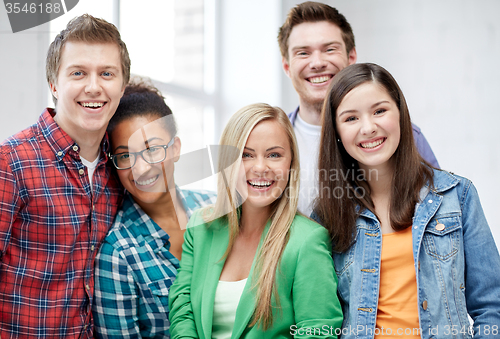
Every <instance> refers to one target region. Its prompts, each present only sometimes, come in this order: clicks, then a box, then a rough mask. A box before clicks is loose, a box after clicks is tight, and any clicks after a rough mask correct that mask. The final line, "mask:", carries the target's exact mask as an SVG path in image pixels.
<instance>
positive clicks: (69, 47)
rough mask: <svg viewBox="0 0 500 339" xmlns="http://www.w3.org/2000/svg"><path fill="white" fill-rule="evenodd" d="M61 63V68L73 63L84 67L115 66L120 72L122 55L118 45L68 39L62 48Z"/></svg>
mask: <svg viewBox="0 0 500 339" xmlns="http://www.w3.org/2000/svg"><path fill="white" fill-rule="evenodd" d="M60 60H61V64H60V67H59V70H61V69H63V68H64V67H71V66H72V65H78V66H84V67H89V68H90V67H108V68H111V67H114V68H117V69H118V70H119V71H120V73H121V71H122V67H121V55H120V49H119V48H118V45H116V44H114V43H111V42H105V43H88V42H82V41H67V42H66V43H65V44H64V46H63V47H62V49H61V56H60Z"/></svg>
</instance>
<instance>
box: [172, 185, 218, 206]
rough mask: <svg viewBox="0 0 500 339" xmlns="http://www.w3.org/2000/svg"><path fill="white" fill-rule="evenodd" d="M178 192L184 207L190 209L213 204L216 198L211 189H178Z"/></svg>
mask: <svg viewBox="0 0 500 339" xmlns="http://www.w3.org/2000/svg"><path fill="white" fill-rule="evenodd" d="M179 192H180V194H181V197H182V201H183V203H184V205H185V206H184V207H186V209H188V210H192V211H194V210H196V209H198V208H201V207H205V206H208V205H211V204H214V203H215V201H216V199H217V195H216V194H215V192H213V191H207V190H182V189H180V190H179Z"/></svg>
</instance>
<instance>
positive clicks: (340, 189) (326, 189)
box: [315, 63, 432, 252]
mask: <svg viewBox="0 0 500 339" xmlns="http://www.w3.org/2000/svg"><path fill="white" fill-rule="evenodd" d="M367 82H371V83H375V84H377V85H380V86H381V87H383V88H384V89H385V90H386V91H387V93H388V94H389V95H390V96H391V98H392V99H393V100H394V102H395V103H396V105H397V107H398V109H399V113H400V114H399V124H400V133H401V136H400V142H399V145H398V147H397V149H396V151H395V152H394V154H393V156H392V158H391V161H392V163H393V167H394V173H393V177H392V184H391V202H390V207H389V215H390V222H391V227H392V228H393V229H394V230H396V231H399V230H403V229H405V228H407V227H408V226H410V225H411V222H412V217H413V212H414V208H415V204H416V203H417V202H418V201H419V191H420V189H421V187H422V186H423V185H424V184H425V183H426V182H430V183H431V182H432V180H431V178H432V172H431V168H430V165H429V164H428V163H427V162H425V160H423V159H422V157H421V156H420V154H419V153H418V150H417V147H416V145H415V142H414V140H413V129H412V125H411V120H410V113H409V111H408V106H407V105H406V100H405V97H404V95H403V92H402V91H401V89H400V88H399V86H398V84H397V82H396V80H394V78H393V77H392V75H391V74H390V73H389V72H387V70H385V69H384V68H382V67H381V66H378V65H375V64H369V63H366V64H354V65H351V66H349V67H346V68H345V69H343V70H342V71H341V72H339V73H338V74H337V75H336V76H335V78H334V80H333V82H332V85H331V87H330V90H329V92H328V95H327V97H326V99H325V102H324V105H323V111H322V117H323V128H322V130H321V147H320V152H319V168H318V169H319V196H318V198H317V199H316V204H315V212H316V214H317V216H318V217H319V219H320V220H321V221H322V223H323V225H325V227H326V228H327V229H328V231H329V232H330V236H331V237H332V241H333V249H334V251H336V252H345V251H346V250H348V249H349V247H350V246H351V245H352V243H353V241H354V238H355V235H356V219H357V217H358V215H359V213H361V212H362V211H363V210H364V209H369V210H370V211H372V212H373V213H374V214H375V215H376V213H375V207H374V204H373V201H372V199H371V190H370V186H369V185H368V182H367V181H366V175H367V173H365V171H363V170H361V169H360V168H359V165H358V162H357V161H356V160H355V159H354V158H352V157H351V156H350V155H349V154H348V153H347V152H346V150H345V149H344V146H343V145H342V143H341V142H338V140H339V138H340V136H339V134H338V133H337V126H336V112H337V109H338V107H339V105H340V103H341V102H342V100H343V99H344V97H345V96H346V95H347V93H349V92H350V91H351V90H353V89H354V88H356V87H358V86H359V85H361V84H364V83H367ZM368 175H370V173H369V174H368Z"/></svg>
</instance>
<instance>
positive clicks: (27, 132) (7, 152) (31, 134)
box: [0, 124, 39, 158]
mask: <svg viewBox="0 0 500 339" xmlns="http://www.w3.org/2000/svg"><path fill="white" fill-rule="evenodd" d="M37 135H38V133H37V125H36V124H34V125H32V126H30V127H28V128H26V129H24V130H22V131H19V132H17V133H16V134H14V135H11V136H10V137H8V138H7V139H5V140H4V141H3V142H2V143H1V144H0V153H1V154H2V155H4V156H5V157H9V156H11V157H12V158H18V157H23V154H26V152H30V151H32V150H34V149H36V148H38V147H39V146H38V143H39V142H38V138H37ZM12 154H17V155H16V156H12Z"/></svg>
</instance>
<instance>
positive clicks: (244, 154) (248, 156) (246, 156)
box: [241, 152, 252, 158]
mask: <svg viewBox="0 0 500 339" xmlns="http://www.w3.org/2000/svg"><path fill="white" fill-rule="evenodd" d="M241 157H242V158H251V157H252V155H251V154H250V153H245V152H243V154H242V155H241Z"/></svg>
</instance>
